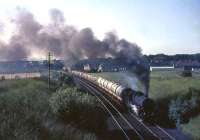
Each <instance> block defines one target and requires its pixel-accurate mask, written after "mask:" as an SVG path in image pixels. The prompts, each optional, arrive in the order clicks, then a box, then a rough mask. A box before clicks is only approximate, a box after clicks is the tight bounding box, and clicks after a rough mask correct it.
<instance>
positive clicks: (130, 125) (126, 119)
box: [79, 79, 159, 140]
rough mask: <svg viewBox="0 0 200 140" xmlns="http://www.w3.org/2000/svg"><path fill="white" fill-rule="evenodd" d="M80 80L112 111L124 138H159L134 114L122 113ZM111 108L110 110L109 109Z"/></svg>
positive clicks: (81, 82)
mask: <svg viewBox="0 0 200 140" xmlns="http://www.w3.org/2000/svg"><path fill="white" fill-rule="evenodd" d="M79 82H80V84H81V85H83V86H84V87H85V88H86V89H87V90H89V91H90V92H91V93H92V94H94V96H95V97H97V99H98V100H99V101H100V102H101V103H102V104H104V105H103V106H104V107H106V111H107V112H109V111H110V113H109V114H110V115H111V114H112V115H111V117H112V118H113V119H114V120H115V122H116V123H117V124H118V127H119V128H120V129H121V130H122V132H123V135H124V139H134V140H135V139H141V140H159V137H157V136H156V135H155V134H154V133H152V131H150V130H149V129H147V128H143V127H141V125H140V123H139V122H135V121H136V120H133V118H132V116H130V115H129V114H126V113H125V114H122V113H121V112H120V111H119V110H118V109H117V108H116V107H115V106H114V105H113V104H112V102H111V101H109V100H108V99H107V98H106V97H105V96H104V95H103V94H102V93H101V92H100V91H98V90H97V89H96V87H93V86H92V85H90V84H89V83H87V82H85V81H83V80H80V79H79ZM108 110H109V111H108Z"/></svg>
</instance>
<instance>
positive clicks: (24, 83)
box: [0, 79, 97, 140]
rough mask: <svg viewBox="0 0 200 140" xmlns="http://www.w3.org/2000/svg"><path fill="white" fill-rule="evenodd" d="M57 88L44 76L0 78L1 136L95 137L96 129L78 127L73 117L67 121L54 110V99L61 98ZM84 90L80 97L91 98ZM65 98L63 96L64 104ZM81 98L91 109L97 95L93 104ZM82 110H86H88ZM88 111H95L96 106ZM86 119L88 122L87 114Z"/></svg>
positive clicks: (92, 139) (5, 138)
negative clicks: (14, 78)
mask: <svg viewBox="0 0 200 140" xmlns="http://www.w3.org/2000/svg"><path fill="white" fill-rule="evenodd" d="M63 88H64V89H65V90H68V91H72V90H74V89H73V87H67V86H66V87H63ZM69 88H70V89H69ZM64 89H63V90H64ZM56 90H58V89H57V85H56V84H55V83H54V84H52V85H51V89H48V85H47V81H46V80H41V79H34V80H33V79H32V80H31V79H29V80H26V79H24V80H8V81H0V139H2V140H14V139H15V140H27V139H28V140H32V139H33V140H39V139H42V140H45V139H48V140H57V139H59V140H62V139H67V140H80V139H84V140H86V139H87V140H96V139H97V136H96V134H95V133H93V132H91V131H90V130H88V129H85V128H78V127H77V126H76V125H75V124H76V123H75V122H73V119H72V120H71V121H68V123H65V122H63V121H62V119H61V118H60V115H59V113H55V111H54V110H53V107H55V106H52V105H53V104H52V100H53V99H58V98H56V97H57V92H56ZM59 91H60V90H59ZM74 91H75V93H76V92H78V91H77V90H74ZM60 92H61V91H60ZM72 93H74V92H72ZM72 93H69V94H72ZM78 93H80V92H78ZM78 93H77V94H78ZM81 94H82V96H81V97H85V98H87V97H88V98H90V97H89V96H90V95H84V92H81ZM63 97H64V96H63ZM67 97H69V96H67ZM62 99H66V98H61V99H60V100H62ZM71 99H72V98H71ZM73 99H74V98H73ZM64 101H65V100H62V103H63V104H64ZM71 101H72V100H71ZM73 101H75V102H76V103H77V104H76V105H77V108H81V107H82V106H80V105H79V101H80V100H76V99H74V100H73ZM81 101H82V104H81V105H85V106H86V107H87V108H90V109H91V108H92V106H93V104H92V103H93V102H94V99H91V100H90V104H84V103H85V102H86V103H88V102H87V101H86V99H85V100H81ZM92 101H93V102H92ZM55 104H56V103H55V102H54V105H55ZM72 104H73V102H70V103H69V104H68V105H66V104H64V105H62V106H61V105H59V106H57V109H58V110H61V108H63V109H64V110H65V109H66V108H72V106H73V105H72ZM95 104H96V103H95ZM96 105H97V104H96ZM87 111H88V110H87ZM79 112H80V113H82V114H84V112H86V110H83V111H79ZM89 113H90V114H93V113H95V112H94V109H93V110H91V111H89ZM71 115H72V116H73V115H74V114H73V113H72V114H71ZM63 117H64V116H63ZM82 117H86V116H82ZM82 120H84V118H82ZM85 120H86V122H87V118H86V119H85Z"/></svg>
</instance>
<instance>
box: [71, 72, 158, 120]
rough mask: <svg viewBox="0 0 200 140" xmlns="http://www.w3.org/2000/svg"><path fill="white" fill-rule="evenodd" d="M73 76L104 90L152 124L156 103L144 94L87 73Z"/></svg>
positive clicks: (75, 73)
mask: <svg viewBox="0 0 200 140" xmlns="http://www.w3.org/2000/svg"><path fill="white" fill-rule="evenodd" d="M71 74H72V75H73V76H76V77H78V78H81V79H84V80H87V81H89V82H91V83H93V84H95V85H96V86H98V87H100V88H101V89H104V90H105V91H107V92H106V94H107V96H109V97H110V98H112V99H113V100H115V101H117V102H118V103H120V104H121V105H123V106H124V107H125V108H126V109H128V110H131V111H133V112H134V113H135V114H136V115H138V116H139V117H140V118H141V119H142V120H143V121H146V122H152V120H153V119H152V118H154V113H155V102H154V101H153V100H152V99H150V98H148V97H147V96H146V95H145V94H144V93H142V92H140V91H136V90H134V89H131V88H128V87H125V86H123V85H120V84H118V83H115V82H112V81H108V80H106V79H104V78H102V77H96V76H93V75H91V74H88V73H85V72H79V71H71Z"/></svg>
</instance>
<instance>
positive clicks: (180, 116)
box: [168, 89, 200, 127]
mask: <svg viewBox="0 0 200 140" xmlns="http://www.w3.org/2000/svg"><path fill="white" fill-rule="evenodd" d="M199 100H200V95H199V93H198V92H197V91H196V90H194V89H190V91H189V93H188V94H187V95H186V96H178V97H177V98H175V99H173V100H172V101H171V102H170V104H169V114H168V115H169V118H170V119H172V120H173V121H175V123H176V126H177V127H179V126H180V124H181V123H183V122H188V121H189V119H190V118H191V117H193V116H195V115H196V114H198V113H200V111H199V109H200V107H199V105H200V102H199Z"/></svg>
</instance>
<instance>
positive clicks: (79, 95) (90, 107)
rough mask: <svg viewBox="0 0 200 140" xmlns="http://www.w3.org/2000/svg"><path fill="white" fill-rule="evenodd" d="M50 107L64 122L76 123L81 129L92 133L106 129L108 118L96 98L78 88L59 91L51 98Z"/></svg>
mask: <svg viewBox="0 0 200 140" xmlns="http://www.w3.org/2000/svg"><path fill="white" fill-rule="evenodd" d="M50 106H51V108H52V110H53V112H54V113H55V114H57V115H58V116H60V118H62V120H63V121H65V122H67V123H69V122H76V125H77V127H79V128H83V129H86V130H90V131H101V130H102V129H104V128H105V125H106V116H105V113H104V111H103V109H102V108H101V106H100V105H99V103H98V102H97V100H96V98H95V97H93V96H91V95H89V94H87V93H83V92H81V91H79V90H78V89H77V88H66V89H61V90H58V91H57V92H56V93H54V94H53V96H52V97H51V99H50ZM91 114H92V115H91ZM99 116H101V118H99Z"/></svg>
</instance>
